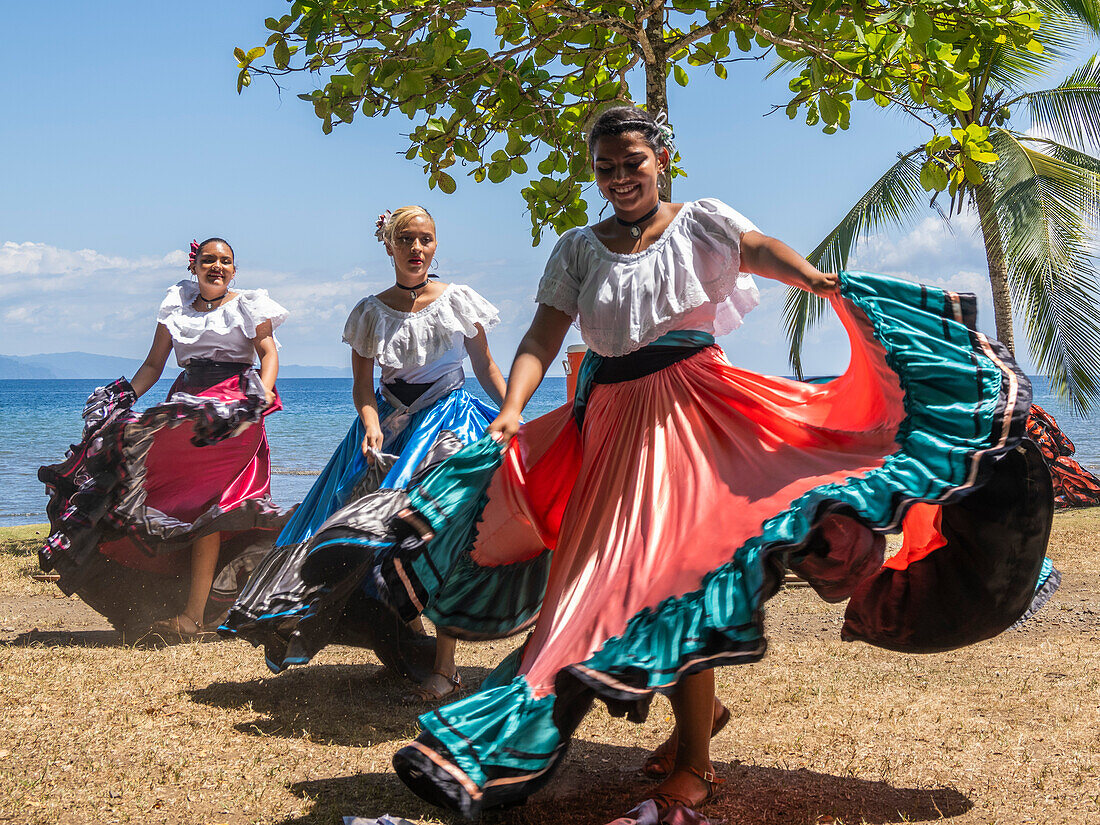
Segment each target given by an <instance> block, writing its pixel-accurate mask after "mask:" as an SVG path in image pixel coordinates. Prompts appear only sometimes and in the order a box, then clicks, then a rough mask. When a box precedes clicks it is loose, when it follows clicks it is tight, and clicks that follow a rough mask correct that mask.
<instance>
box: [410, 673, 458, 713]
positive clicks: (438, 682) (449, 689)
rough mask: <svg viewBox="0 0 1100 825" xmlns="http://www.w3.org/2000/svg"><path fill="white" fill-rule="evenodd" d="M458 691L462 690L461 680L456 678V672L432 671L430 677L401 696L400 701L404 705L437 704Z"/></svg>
mask: <svg viewBox="0 0 1100 825" xmlns="http://www.w3.org/2000/svg"><path fill="white" fill-rule="evenodd" d="M460 690H462V680H461V679H460V678H459V677H458V671H457V670H456V671H454V672H453V673H445V672H444V671H442V670H434V671H432V675H431V676H429V677H428V678H427V679H425V680H424V681H423V682H421V683H420V684H419V685H417V686H416V687H414V688H413V689H412V690H411V691H409V692H408V693H406V694H405V695H404V696H402V697H401V701H402V702H404V703H405V704H406V705H415V704H424V703H428V702H438V701H440V700H442V699H446V698H448V697H450V696H454V695H455V694H457V693H458V692H459V691H460Z"/></svg>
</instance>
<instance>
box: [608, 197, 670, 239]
mask: <svg viewBox="0 0 1100 825" xmlns="http://www.w3.org/2000/svg"><path fill="white" fill-rule="evenodd" d="M660 208H661V202H660V201H657V205H656V206H654V207H653V208H652V209H650V210H649V211H648V212H646V213H645V214H644V215H642V217H640V218H638V220H636V221H624V220H623V219H622V218H620V217H619V216H618V215H616V216H615V220H617V221H618V222H619V223H620V224H621V225H622V226H625V227H627V229H628V230H629V231H630V237H632V238H640V237H642V224H644V223H645V222H646V221H648V220H649V219H650V218H652V217H653V216H654V215H656V214H657V210H658V209H660Z"/></svg>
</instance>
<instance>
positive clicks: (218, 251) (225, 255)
mask: <svg viewBox="0 0 1100 825" xmlns="http://www.w3.org/2000/svg"><path fill="white" fill-rule="evenodd" d="M191 271H192V272H194V273H195V278H196V279H197V280H198V282H199V292H200V293H201V294H202V297H203V298H216V297H218V296H219V295H224V294H225V291H226V290H227V289H229V282H230V281H231V280H233V276H234V275H235V274H236V272H237V268H236V266H234V264H233V250H232V249H230V248H229V244H227V243H225V242H224V241H211V242H210V243H208V244H204V245H203V247H202V249H200V250H199V252H198V254H197V255H196V256H195V263H194V264H192V265H191Z"/></svg>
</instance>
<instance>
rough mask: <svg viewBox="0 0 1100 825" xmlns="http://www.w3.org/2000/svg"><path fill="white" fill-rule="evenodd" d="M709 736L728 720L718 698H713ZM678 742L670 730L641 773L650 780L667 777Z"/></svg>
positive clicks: (674, 733) (673, 732)
mask: <svg viewBox="0 0 1100 825" xmlns="http://www.w3.org/2000/svg"><path fill="white" fill-rule="evenodd" d="M712 720H713V721H712V722H711V728H710V735H711V738H712V739H713V738H714V737H715V736H716V735H717V734H718V732H719V731H720V730H722V728H724V727H725V726H726V723H727V722H729V720H730V712H729V708H727V707H726V706H725V705H723V704H722V703H721V702H720V701H718V697H717V696H715V697H714V716H713V717H712ZM678 741H679V737H678V736H677V735H676V729H675V728H673V729H672V733H671V734H670V735H669V737H668V739H666V740H665V741H664V742H662V743H661V744H660V745H658V746H657V748H656V749H655V750H654V751H653V753H651V754H650V755H649V758H648V759H646V761H645V764H643V765H642V773H643V774H645V775H646V776H648V777H649V778H650V779H664V778H665V777H666V776H668V774H669V771H671V770H672V764H673V762H675V761H676V746H677V743H678Z"/></svg>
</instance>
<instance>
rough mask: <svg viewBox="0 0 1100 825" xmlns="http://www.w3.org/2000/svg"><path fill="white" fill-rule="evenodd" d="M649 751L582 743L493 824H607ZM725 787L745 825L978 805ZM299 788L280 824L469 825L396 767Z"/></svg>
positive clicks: (807, 783) (790, 824) (867, 787)
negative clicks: (385, 821)
mask: <svg viewBox="0 0 1100 825" xmlns="http://www.w3.org/2000/svg"><path fill="white" fill-rule="evenodd" d="M647 753H648V751H647V750H645V749H644V748H636V747H622V746H617V745H609V744H601V743H596V742H587V741H574V743H573V746H572V747H571V748H570V750H569V753H568V755H567V756H566V758H565V764H564V765H563V766H562V768H561V770H560V771H559V773H558V775H557V776H556V777H555V778H554V779H553V780H552V781H551V783H550V785H549V786H548V787H547V788H545V789H544V790H542V791H540V792H539V793H537V794H535V795H534V796H533V797H532V798H531V800H530V801H529V802H528V803H527V804H526V805H523V806H520V807H516V808H511V809H507V810H503V811H495V812H494V811H490V812H487V813H486V814H485V815H484V816H483V817H482V819H481V822H482V823H483V824H484V825H497V823H500V825H505V823H507V825H561V823H566V822H568V823H577V825H587V824H588V823H591V825H600V823H606V822H610V821H611V820H613V819H615V818H616V817H618V816H621V815H622V814H623V813H625V812H626V811H627V810H629V809H630V808H632V807H634V805H635V804H637V803H638V802H639V801H640V800H641V799H644V798H645V796H646V794H647V792H649V791H651V790H652V789H653V788H654V787H655V784H654V783H651V782H649V781H648V780H646V779H644V778H643V777H642V776H641V775H640V774H639V773H638V770H637V768H638V766H639V765H641V764H642V761H643V760H644V759H645V757H646V755H647ZM716 767H717V769H718V774H719V776H722V777H724V778H725V780H726V781H725V784H723V785H722V787H721V788H720V790H719V791H718V794H717V796H716V797H715V798H714V799H713V800H711V801H710V802H709V803H707V804H706V805H705V806H703V808H702V811H703V813H704V814H706V815H707V816H709V817H712V818H713V819H715V820H725V821H726V822H730V823H733V822H736V823H737V825H812V823H815V822H817V821H818V819H819V818H821V817H825V816H831V817H833V818H834V819H835V821H837V822H838V823H853V825H854V823H866V825H887V823H895V822H898V823H900V822H929V821H939V820H943V819H949V818H951V817H955V816H960V815H962V814H964V813H966V812H967V811H969V810H970V809H971V808H972V807H973V803H972V802H971V801H970V800H969V799H968V798H967V797H966V796H964V795H963V794H961V793H960V792H958V791H957V790H955V789H953V788H899V787H895V786H893V785H891V784H889V783H888V782H874V781H869V780H866V779H857V778H853V777H842V776H832V775H830V774H823V773H816V772H814V771H809V770H782V769H780V768H765V767H758V766H756V765H747V764H744V763H740V762H732V763H727V764H722V763H716ZM290 790H291V792H292V793H294V794H297V795H298V796H301V797H302V798H303V799H307V800H309V801H311V802H312V803H313V807H312V809H311V810H310V811H309V813H307V814H305V815H304V816H301V817H295V818H293V819H287V820H284V821H282V822H280V823H279V825H322V823H324V825H330V823H338V822H341V821H342V820H341V818H340V817H343V816H351V815H355V816H363V817H378V816H381V815H382V814H384V813H390V814H393V815H395V816H403V817H405V818H406V819H411V820H414V821H415V820H418V819H426V820H432V821H442V822H446V823H456V825H457V823H460V822H464V820H462V819H461V818H460V817H458V816H457V815H454V814H450V813H448V812H445V811H442V810H440V809H438V808H435V807H433V806H431V805H428V804H427V803H425V802H423V801H421V800H420V799H418V798H417V797H415V796H414V795H413V794H412V793H411V792H410V791H409V790H407V789H406V788H405V787H404V785H402V784H401V781H400V780H399V779H398V778H397V776H396V775H395V774H393V773H367V774H360V775H357V776H340V777H333V778H332V779H318V780H312V781H308V782H299V783H297V784H294V785H292V786H291V787H290Z"/></svg>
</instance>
